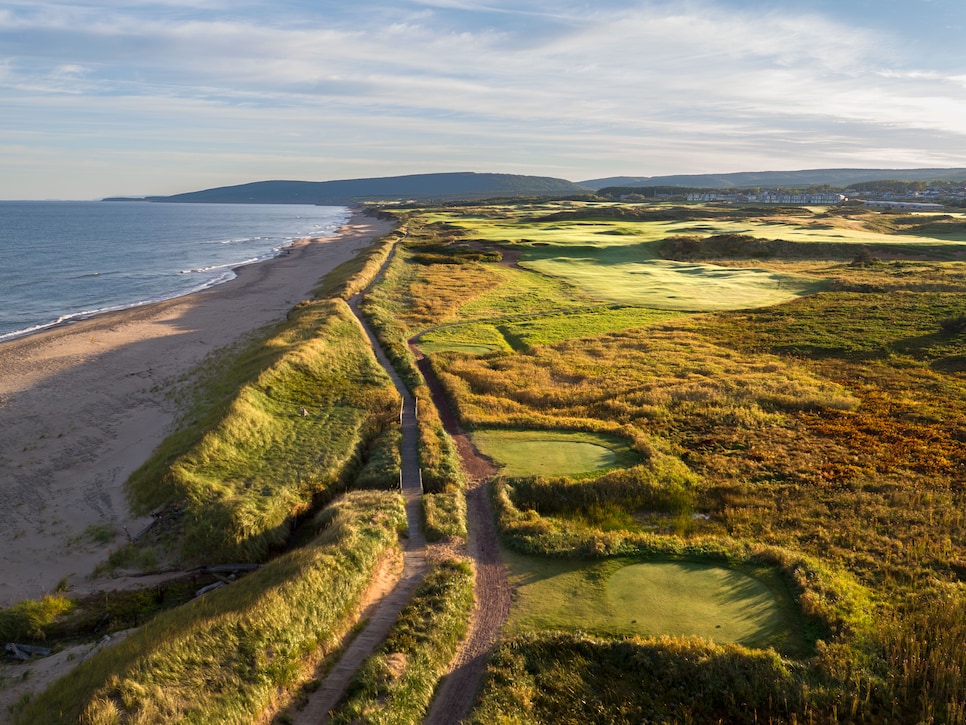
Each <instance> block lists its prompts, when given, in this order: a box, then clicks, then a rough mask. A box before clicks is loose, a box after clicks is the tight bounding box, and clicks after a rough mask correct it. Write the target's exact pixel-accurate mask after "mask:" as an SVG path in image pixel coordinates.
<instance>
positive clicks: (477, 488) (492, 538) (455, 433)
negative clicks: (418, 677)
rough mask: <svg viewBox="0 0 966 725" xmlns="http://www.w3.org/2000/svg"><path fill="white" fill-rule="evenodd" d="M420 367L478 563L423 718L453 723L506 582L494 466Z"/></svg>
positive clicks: (497, 624) (469, 699) (435, 724)
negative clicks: (459, 635) (457, 478)
mask: <svg viewBox="0 0 966 725" xmlns="http://www.w3.org/2000/svg"><path fill="white" fill-rule="evenodd" d="M418 365H419V369H420V372H422V374H423V377H424V378H425V379H426V383H427V384H428V385H429V388H430V391H431V392H432V395H433V401H434V402H435V404H436V407H437V408H438V409H439V415H440V418H441V419H442V421H443V426H444V427H445V428H446V432H447V433H449V434H450V436H452V437H453V440H454V441H455V442H456V446H457V448H458V449H459V453H460V458H461V459H462V462H463V469H464V470H465V471H466V473H467V474H468V476H469V478H470V482H469V485H468V487H467V492H466V509H467V527H468V529H469V554H470V556H471V557H472V559H473V562H474V565H475V567H476V606H475V608H474V610H473V618H472V620H471V621H470V630H469V633H468V635H467V637H466V639H465V640H464V641H463V645H462V647H461V648H460V650H459V652H458V653H457V655H456V658H455V659H454V661H453V664H452V666H451V671H450V673H449V674H448V675H447V676H446V677H445V679H443V681H442V682H441V683H440V685H439V688H438V690H437V692H436V696H435V698H434V699H433V703H432V705H431V706H430V710H429V713H428V714H427V716H426V718H425V720H424V721H423V722H424V723H425V725H453V724H454V723H458V722H460V721H462V720H463V719H464V718H465V717H466V716H467V715H469V713H470V710H471V709H472V707H473V703H474V701H475V700H476V695H477V692H478V691H479V689H480V684H481V682H482V679H483V672H484V670H485V669H486V662H487V659H488V658H489V655H490V653H491V652H492V651H493V647H494V645H495V644H496V642H497V639H498V638H499V636H500V631H501V629H502V628H503V624H504V622H506V619H507V616H509V613H510V584H509V582H508V581H507V574H506V569H505V567H504V566H503V562H502V560H501V559H500V549H499V538H498V535H497V529H496V523H495V521H494V518H493V507H492V505H491V503H490V496H489V487H488V486H487V485H486V483H487V481H488V480H489V479H490V477H492V476H493V474H495V473H496V468H495V467H494V466H493V464H492V463H490V461H488V460H487V459H486V458H484V457H483V456H481V455H480V454H479V452H478V451H477V450H476V449H475V448H474V447H473V445H472V443H470V440H469V437H468V436H467V435H466V434H465V433H464V432H463V431H462V430H461V429H460V428H459V425H458V423H457V420H456V416H455V414H454V412H453V409H452V407H451V406H450V404H449V400H448V399H447V397H446V395H445V393H444V392H443V389H442V386H441V385H440V384H439V381H438V380H437V379H436V376H435V375H433V372H432V369H431V368H430V366H429V364H428V362H427V361H426V359H425V358H419V359H418Z"/></svg>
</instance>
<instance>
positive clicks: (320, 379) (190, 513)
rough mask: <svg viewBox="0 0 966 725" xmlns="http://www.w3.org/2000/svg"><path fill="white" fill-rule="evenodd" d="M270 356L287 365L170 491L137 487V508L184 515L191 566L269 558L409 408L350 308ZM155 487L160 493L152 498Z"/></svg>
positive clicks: (250, 391) (214, 430)
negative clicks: (148, 505) (141, 503)
mask: <svg viewBox="0 0 966 725" xmlns="http://www.w3.org/2000/svg"><path fill="white" fill-rule="evenodd" d="M262 346H263V347H264V348H277V349H278V350H279V354H277V355H276V357H275V358H274V360H273V361H272V362H271V364H270V365H268V366H267V367H266V368H265V369H264V370H262V372H261V373H260V374H259V375H257V376H256V377H254V378H253V379H250V380H248V381H247V382H245V383H244V384H242V385H241V387H240V389H239V390H238V392H237V393H236V394H235V396H234V398H233V399H232V400H231V401H230V403H228V405H227V409H226V410H225V412H224V414H223V415H222V417H220V418H219V419H218V420H217V421H216V422H215V423H214V424H212V425H211V426H210V427H209V428H208V429H207V430H206V431H205V432H204V434H203V435H202V436H201V437H200V439H199V440H198V441H197V442H196V443H195V444H194V445H193V446H191V447H190V448H189V449H188V450H186V451H185V452H184V453H183V454H181V455H180V456H179V457H177V458H176V459H175V460H174V461H172V462H171V463H170V464H169V465H168V466H167V467H166V469H165V470H164V472H163V473H162V474H161V475H160V481H158V480H157V479H153V478H150V477H147V478H145V477H137V476H136V477H135V479H133V480H132V485H134V486H135V496H136V497H142V498H145V499H148V500H152V501H153V502H155V503H156V502H157V499H158V497H159V496H164V497H165V498H166V499H167V500H168V501H172V502H178V503H181V504H182V505H183V507H184V513H183V516H182V519H181V521H182V522H183V539H182V555H183V557H184V558H185V559H187V560H194V561H202V562H204V563H211V562H216V561H238V560H241V561H248V560H261V559H263V558H264V557H265V556H266V555H267V554H268V552H269V551H270V550H271V549H272V548H273V547H277V546H279V545H281V544H282V543H283V542H284V541H285V540H286V538H287V537H288V535H289V532H290V529H291V525H292V523H293V521H294V519H295V517H296V516H298V515H300V514H302V513H304V512H305V511H307V510H308V509H309V507H310V505H311V503H312V498H313V496H315V495H317V494H319V493H320V492H324V491H326V490H329V489H331V488H332V487H333V486H335V485H336V484H337V483H340V482H341V481H342V480H343V479H344V478H345V477H347V476H348V475H349V473H350V472H351V470H352V468H353V466H354V465H355V464H356V462H357V460H358V458H359V457H361V456H362V454H363V453H364V450H365V447H366V445H367V443H368V441H369V440H370V439H372V438H373V437H374V436H375V435H377V434H378V433H379V431H380V430H381V429H382V428H384V427H385V426H387V425H389V424H390V422H391V421H392V420H393V419H394V416H395V414H396V411H397V409H398V394H397V393H396V391H395V389H394V388H393V386H392V384H391V382H390V380H389V378H388V376H387V375H386V374H385V371H384V370H383V369H382V368H381V367H380V366H379V364H378V363H377V362H376V360H375V357H374V356H373V354H372V350H371V348H370V347H369V343H368V341H367V340H366V338H365V336H364V334H363V333H362V330H361V329H360V327H359V325H358V323H357V322H356V320H355V319H354V318H353V316H352V313H351V311H350V310H349V308H348V306H347V305H346V304H345V303H344V302H342V301H341V300H326V301H321V302H313V303H304V304H302V305H300V306H299V307H297V308H296V309H295V310H293V312H292V313H291V314H290V320H289V322H288V323H287V324H286V325H285V326H284V327H283V328H282V329H281V330H280V331H279V332H278V334H276V335H275V336H274V337H272V338H271V339H269V340H267V341H266V342H264V343H263V345H262ZM151 484H154V485H155V486H156V487H157V488H156V489H155V491H154V492H153V493H151V494H147V493H146V489H148V488H149V486H150V485H151ZM159 489H160V490H159Z"/></svg>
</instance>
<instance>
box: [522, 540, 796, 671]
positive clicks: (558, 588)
mask: <svg viewBox="0 0 966 725" xmlns="http://www.w3.org/2000/svg"><path fill="white" fill-rule="evenodd" d="M505 559H506V561H507V562H508V563H509V565H510V571H511V574H510V578H511V581H512V582H513V584H514V586H515V591H516V593H517V598H516V599H515V601H514V605H513V610H512V612H511V618H510V622H509V624H508V627H509V632H511V633H514V632H524V631H528V630H569V631H582V632H591V633H597V634H609V635H619V636H626V635H637V636H648V637H657V636H661V635H671V636H692V635H693V636H698V637H703V638H705V639H708V640H713V641H715V642H718V643H720V644H724V643H728V642H734V643H738V644H743V645H745V646H750V647H765V646H775V647H777V648H778V649H779V650H783V651H786V652H789V653H804V652H806V651H807V649H808V648H807V646H806V644H805V642H804V640H803V638H802V623H801V614H800V612H798V610H797V607H796V606H795V603H794V600H793V598H792V596H791V594H790V593H789V592H788V589H787V587H786V585H785V584H784V583H783V582H782V581H781V579H780V578H779V577H778V576H777V575H775V574H774V573H773V572H772V573H769V572H768V571H767V570H765V569H761V568H760V569H759V570H757V572H756V573H757V576H754V575H752V574H751V573H749V572H745V571H742V570H740V569H731V568H725V567H721V566H718V565H714V564H707V563H701V562H697V561H691V562H689V561H659V560H658V561H651V562H638V561H634V560H629V559H609V560H605V561H600V562H594V563H589V562H586V561H572V560H569V561H568V560H558V559H544V558H541V557H532V556H523V555H520V554H515V553H512V552H505ZM758 577H764V578H758Z"/></svg>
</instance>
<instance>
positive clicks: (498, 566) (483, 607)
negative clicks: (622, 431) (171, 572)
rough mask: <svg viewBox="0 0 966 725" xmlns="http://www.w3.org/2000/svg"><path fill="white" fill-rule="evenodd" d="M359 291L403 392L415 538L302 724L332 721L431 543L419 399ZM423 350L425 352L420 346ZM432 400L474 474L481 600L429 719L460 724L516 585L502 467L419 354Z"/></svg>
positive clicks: (406, 487)
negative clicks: (500, 490)
mask: <svg viewBox="0 0 966 725" xmlns="http://www.w3.org/2000/svg"><path fill="white" fill-rule="evenodd" d="M358 303H359V296H358V295H357V296H356V297H354V298H353V299H351V300H350V301H349V306H350V308H351V309H352V311H353V312H354V313H355V315H356V318H357V319H358V320H359V324H360V325H361V326H362V329H363V330H364V331H365V332H366V335H367V336H368V337H369V340H370V342H371V344H372V348H373V351H374V352H375V354H376V358H377V359H378V360H379V362H380V363H381V364H382V366H383V367H384V368H385V369H386V371H387V372H388V373H389V376H390V377H391V378H392V380H393V383H394V384H395V386H396V388H397V390H399V393H400V395H401V396H402V398H403V406H402V433H403V441H402V488H403V493H404V495H405V496H406V513H407V517H408V523H409V538H408V540H407V543H406V549H405V552H404V556H405V564H404V571H403V574H402V576H401V578H400V580H399V582H398V584H397V585H396V587H395V588H394V589H393V590H392V591H391V592H389V593H388V594H387V595H386V596H385V597H384V598H383V599H382V600H381V601H380V602H378V603H377V604H376V605H375V609H374V611H373V614H372V616H371V617H370V618H369V621H368V623H367V624H366V627H365V629H364V630H363V631H362V632H361V633H360V634H359V635H357V636H356V637H355V638H354V639H353V640H352V642H351V643H350V644H349V646H348V648H347V649H346V651H345V652H344V653H343V654H342V656H341V657H340V659H339V661H338V662H337V663H336V665H335V667H334V668H333V669H332V670H331V671H330V672H329V674H328V675H327V676H326V677H325V678H324V679H323V681H322V686H321V687H320V688H319V689H318V690H317V691H316V692H315V693H313V694H312V695H311V696H310V698H309V700H308V703H307V704H306V705H305V707H304V708H303V709H302V710H300V711H298V712H297V713H293V714H292V722H294V723H296V725H310V724H311V725H315V723H324V722H327V721H328V713H329V712H330V711H331V710H332V709H333V708H335V707H336V706H337V704H338V702H339V700H340V699H341V698H342V696H343V694H344V693H345V691H346V689H347V688H348V686H349V683H350V682H351V680H352V677H353V675H354V674H355V673H356V671H357V670H358V669H359V667H361V666H362V664H363V662H364V661H365V660H366V658H367V657H369V656H370V655H371V654H372V653H373V652H374V651H375V650H376V648H377V647H378V646H379V644H380V643H381V642H382V641H383V640H384V639H385V638H386V636H387V635H388V633H389V630H390V629H391V627H392V624H393V622H394V621H395V619H396V617H397V616H398V614H399V612H400V611H401V610H402V608H403V607H404V606H405V604H406V602H408V601H409V599H410V598H411V597H412V595H413V592H414V591H415V589H416V587H417V586H418V585H419V582H421V581H422V579H423V577H424V576H425V573H426V569H427V563H426V554H427V552H426V541H425V538H424V537H423V534H422V530H421V528H420V520H421V515H420V499H421V496H422V484H421V480H420V479H421V476H420V472H419V451H418V445H419V444H418V428H417V423H416V402H415V399H414V398H413V397H412V395H411V394H410V392H409V391H408V389H407V388H406V386H405V385H404V384H403V381H402V379H401V378H400V377H399V375H398V373H397V372H396V371H395V369H394V368H393V366H392V364H391V363H390V361H389V359H388V357H387V356H386V354H385V351H384V350H383V349H382V346H381V345H380V343H379V341H378V340H377V339H376V336H375V335H374V334H373V332H372V330H371V329H369V326H368V324H367V323H366V322H365V320H364V318H363V316H362V315H361V313H360V311H359V307H358ZM417 352H418V351H417ZM417 357H418V360H417V362H418V365H419V369H420V371H421V372H422V374H423V376H424V378H425V379H426V382H427V384H428V385H429V388H430V391H431V392H432V396H433V401H434V403H435V405H436V407H437V408H438V410H439V415H440V418H441V419H442V421H443V425H444V427H445V428H446V431H447V432H448V433H449V434H450V435H451V436H452V437H453V439H454V441H455V442H456V446H457V449H458V451H459V454H460V458H461V460H462V464H463V468H464V470H465V471H466V473H467V476H468V478H469V484H468V487H467V493H466V503H467V527H468V531H469V547H468V549H469V550H468V554H469V556H470V557H471V558H472V559H473V562H474V566H475V569H476V582H475V589H476V604H475V607H474V610H473V615H472V619H471V621H470V628H469V632H468V634H467V637H466V639H465V640H464V641H463V644H462V646H461V647H460V650H459V651H458V652H457V654H456V657H455V658H454V660H453V662H452V664H451V669H450V672H449V674H448V675H447V676H446V677H445V678H444V679H443V680H442V682H441V683H440V686H439V688H438V690H437V693H436V695H435V697H434V699H433V702H432V705H431V707H430V711H429V713H428V714H427V716H426V718H425V720H424V722H425V723H428V724H429V725H454V724H455V723H458V722H460V721H461V720H463V719H464V718H465V717H466V716H467V715H468V714H469V712H470V710H471V709H472V707H473V703H474V701H475V699H476V694H477V692H478V690H479V688H480V684H481V682H482V677H483V672H484V670H485V667H486V662H487V659H488V657H489V654H490V652H491V651H492V649H493V646H494V645H495V644H496V641H497V639H498V637H499V635H500V630H501V629H502V627H503V624H504V622H505V621H506V618H507V616H508V615H509V611H510V586H509V583H508V581H507V575H506V569H505V568H504V566H503V563H502V561H501V559H500V551H499V541H498V536H497V529H496V524H495V522H494V519H493V510H492V506H491V504H490V498H489V492H488V488H487V486H486V482H487V481H488V480H489V479H490V477H492V476H493V475H494V474H495V473H496V468H495V467H494V466H493V465H492V463H490V461H488V460H487V459H486V458H484V457H483V456H481V455H480V454H479V452H478V451H477V450H476V449H475V448H474V447H473V445H472V443H471V442H470V440H469V437H468V436H467V435H466V434H465V433H463V431H462V430H460V428H459V425H458V422H457V419H456V416H455V414H454V412H453V409H452V408H451V406H450V405H449V401H448V400H447V398H446V396H445V394H444V393H443V390H442V387H441V386H440V384H439V382H438V380H437V379H436V377H435V376H434V375H433V373H432V370H430V368H429V365H428V363H427V361H426V360H425V359H424V358H422V356H421V355H417Z"/></svg>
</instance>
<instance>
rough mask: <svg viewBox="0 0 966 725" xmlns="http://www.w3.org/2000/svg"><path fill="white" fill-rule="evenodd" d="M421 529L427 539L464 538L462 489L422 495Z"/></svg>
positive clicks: (464, 521)
mask: <svg viewBox="0 0 966 725" xmlns="http://www.w3.org/2000/svg"><path fill="white" fill-rule="evenodd" d="M423 530H424V532H425V534H426V540H427V541H440V540H441V539H445V538H447V537H451V536H452V537H456V538H461V539H465V538H466V496H465V495H464V494H463V492H462V491H451V492H448V493H427V494H424V495H423Z"/></svg>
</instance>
